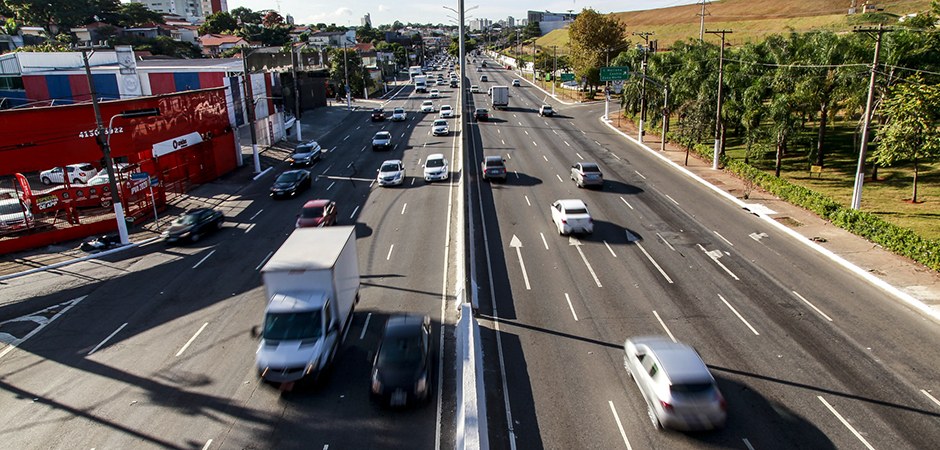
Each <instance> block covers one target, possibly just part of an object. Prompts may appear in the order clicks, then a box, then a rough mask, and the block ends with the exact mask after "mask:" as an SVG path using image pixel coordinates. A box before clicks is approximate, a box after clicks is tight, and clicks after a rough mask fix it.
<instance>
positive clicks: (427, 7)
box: [228, 0, 701, 27]
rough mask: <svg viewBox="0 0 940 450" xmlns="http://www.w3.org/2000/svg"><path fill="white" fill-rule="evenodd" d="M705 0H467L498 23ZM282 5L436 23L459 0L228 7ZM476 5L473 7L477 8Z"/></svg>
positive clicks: (288, 1) (347, 18)
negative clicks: (533, 14)
mask: <svg viewBox="0 0 940 450" xmlns="http://www.w3.org/2000/svg"><path fill="white" fill-rule="evenodd" d="M694 3H701V0H646V1H641V0H620V1H614V0H601V1H596V0H595V1H592V2H590V3H585V2H578V1H576V0H572V1H549V2H542V1H535V0H518V1H515V2H496V1H492V0H489V1H487V0H484V1H472V0H465V2H464V7H465V8H466V9H467V10H468V11H467V12H466V18H465V19H466V21H467V23H469V21H470V20H471V19H489V20H492V21H493V22H494V23H495V22H497V21H500V20H506V18H507V17H510V16H511V17H513V18H515V19H516V21H518V20H519V19H524V18H525V17H526V12H527V11H529V10H533V11H546V10H547V11H551V12H567V11H569V10H571V11H573V12H579V11H581V10H582V9H585V8H593V9H594V10H596V11H598V12H601V13H610V12H621V11H636V10H644V9H655V8H665V7H670V6H680V5H689V4H694ZM278 5H280V13H281V15H284V16H286V15H288V14H290V15H291V16H293V17H294V21H295V22H296V23H298V24H317V23H326V24H331V23H335V24H336V25H340V26H359V25H360V23H361V19H362V17H363V16H364V15H366V14H369V15H370V17H371V21H372V26H374V27H377V26H379V25H384V24H392V23H393V22H395V21H396V20H398V21H400V22H402V23H432V24H438V23H441V24H445V25H453V24H456V22H457V20H456V16H457V15H456V14H455V13H454V12H453V11H450V10H447V9H445V8H444V7H443V6H447V7H451V8H454V9H456V8H457V2H456V1H453V2H446V3H444V4H442V3H440V2H431V1H425V0H416V1H411V2H407V3H404V2H403V3H395V2H393V1H389V0H379V1H377V2H376V1H373V0H369V1H367V0H347V1H345V2H342V3H341V4H340V5H341V6H337V4H336V3H328V2H325V1H322V0H314V1H313V2H309V1H305V0H280V1H279V2H272V1H270V0H229V2H228V7H229V10H230V11H231V10H232V9H235V8H238V7H240V6H243V7H246V8H250V9H251V10H253V11H257V10H263V9H274V10H278ZM474 7H476V8H475V9H472V10H471V9H470V8H474Z"/></svg>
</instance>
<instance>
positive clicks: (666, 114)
mask: <svg viewBox="0 0 940 450" xmlns="http://www.w3.org/2000/svg"><path fill="white" fill-rule="evenodd" d="M668 126H669V80H666V82H665V83H663V134H662V139H661V141H662V142H660V144H659V150H660V151H663V152H664V151H666V131H667V127H668Z"/></svg>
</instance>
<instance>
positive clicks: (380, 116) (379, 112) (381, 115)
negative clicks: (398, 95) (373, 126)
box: [372, 108, 385, 122]
mask: <svg viewBox="0 0 940 450" xmlns="http://www.w3.org/2000/svg"><path fill="white" fill-rule="evenodd" d="M380 120H385V110H384V109H382V108H375V109H373V110H372V121H373V122H378V121H380Z"/></svg>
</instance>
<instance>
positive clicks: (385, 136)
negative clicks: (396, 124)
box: [375, 131, 392, 139]
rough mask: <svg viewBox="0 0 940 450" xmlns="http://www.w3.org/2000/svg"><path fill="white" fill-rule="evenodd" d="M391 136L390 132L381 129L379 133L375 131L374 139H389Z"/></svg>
mask: <svg viewBox="0 0 940 450" xmlns="http://www.w3.org/2000/svg"><path fill="white" fill-rule="evenodd" d="M391 137H392V135H391V133H389V132H387V131H383V132H380V133H375V138H376V139H390V138H391Z"/></svg>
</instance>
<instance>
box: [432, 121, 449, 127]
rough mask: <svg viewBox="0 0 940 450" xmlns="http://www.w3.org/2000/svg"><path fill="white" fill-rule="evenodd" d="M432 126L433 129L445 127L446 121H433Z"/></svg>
mask: <svg viewBox="0 0 940 450" xmlns="http://www.w3.org/2000/svg"><path fill="white" fill-rule="evenodd" d="M434 126H435V127H440V126H447V121H446V120H435V121H434Z"/></svg>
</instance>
